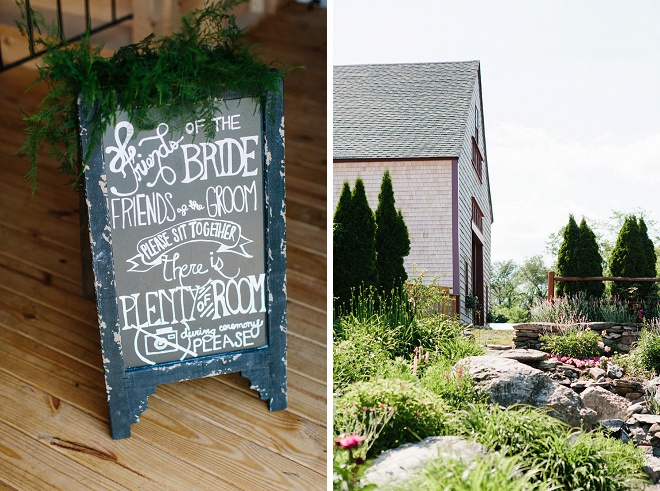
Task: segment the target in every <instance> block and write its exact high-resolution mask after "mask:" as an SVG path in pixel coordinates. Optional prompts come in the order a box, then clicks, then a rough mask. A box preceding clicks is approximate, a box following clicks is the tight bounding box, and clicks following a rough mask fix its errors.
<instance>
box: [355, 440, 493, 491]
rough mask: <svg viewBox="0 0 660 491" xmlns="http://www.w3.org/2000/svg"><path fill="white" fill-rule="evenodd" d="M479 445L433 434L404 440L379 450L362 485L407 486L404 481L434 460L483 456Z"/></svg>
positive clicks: (471, 458)
mask: <svg viewBox="0 0 660 491" xmlns="http://www.w3.org/2000/svg"><path fill="white" fill-rule="evenodd" d="M484 454H485V451H484V448H483V447H482V446H481V444H479V443H476V442H469V441H467V440H463V439H462V438H460V437H457V436H432V437H428V438H425V439H424V440H422V441H421V442H419V443H406V444H405V445H401V446H400V447H398V448H394V449H391V450H386V451H385V452H383V453H381V454H380V455H379V456H378V458H377V459H376V460H375V461H374V463H373V465H372V466H371V467H369V468H368V469H367V470H366V471H365V473H364V477H363V483H364V484H367V483H368V484H375V485H377V486H378V487H381V486H386V487H388V489H389V487H390V486H392V487H394V488H396V489H406V486H405V483H406V481H408V480H409V479H410V478H411V477H412V476H413V475H414V474H415V473H416V472H418V471H420V470H422V469H423V468H424V467H425V466H426V465H427V464H429V463H430V462H431V461H434V460H437V459H460V460H462V461H463V462H466V463H467V462H472V461H473V460H475V459H476V458H477V457H479V456H481V455H484Z"/></svg>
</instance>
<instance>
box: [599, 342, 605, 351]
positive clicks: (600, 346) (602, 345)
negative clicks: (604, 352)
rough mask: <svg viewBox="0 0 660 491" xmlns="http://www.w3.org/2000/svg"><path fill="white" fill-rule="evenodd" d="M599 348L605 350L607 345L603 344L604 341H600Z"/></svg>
mask: <svg viewBox="0 0 660 491" xmlns="http://www.w3.org/2000/svg"><path fill="white" fill-rule="evenodd" d="M598 347H599V348H601V349H602V348H604V347H605V343H603V342H602V341H598Z"/></svg>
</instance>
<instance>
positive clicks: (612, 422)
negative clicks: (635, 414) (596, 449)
mask: <svg viewBox="0 0 660 491" xmlns="http://www.w3.org/2000/svg"><path fill="white" fill-rule="evenodd" d="M600 426H602V427H603V428H605V429H607V430H608V431H610V432H611V433H612V434H613V435H616V434H617V433H619V432H620V431H621V428H623V420H622V419H604V420H602V421H600Z"/></svg>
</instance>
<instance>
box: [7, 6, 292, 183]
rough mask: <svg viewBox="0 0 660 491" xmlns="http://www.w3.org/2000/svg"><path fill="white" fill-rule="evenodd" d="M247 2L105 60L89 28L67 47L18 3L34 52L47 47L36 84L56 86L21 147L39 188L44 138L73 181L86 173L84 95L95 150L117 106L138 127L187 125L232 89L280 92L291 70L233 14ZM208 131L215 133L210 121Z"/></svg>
mask: <svg viewBox="0 0 660 491" xmlns="http://www.w3.org/2000/svg"><path fill="white" fill-rule="evenodd" d="M243 1H244V0H217V1H215V2H212V3H207V4H206V5H205V7H204V8H203V9H201V10H195V11H193V12H192V13H191V14H190V15H188V16H186V17H184V18H183V19H182V22H181V28H180V31H179V32H177V33H174V34H172V35H170V36H167V37H163V38H155V37H154V36H153V35H150V36H148V37H146V38H145V39H144V40H142V41H140V42H138V43H136V44H131V45H128V46H124V47H122V48H120V49H119V50H118V51H117V52H116V53H115V54H114V56H112V58H104V57H102V56H101V47H93V46H92V45H91V41H90V33H89V31H88V32H87V33H86V34H85V35H83V37H82V39H81V40H80V42H78V43H75V44H70V43H67V42H64V43H63V44H61V41H60V38H59V36H58V33H57V32H56V31H54V30H51V32H49V31H48V30H47V29H46V28H45V27H44V21H43V17H42V16H40V15H39V14H38V13H37V12H35V11H32V10H31V9H30V7H29V5H28V4H27V3H19V6H20V7H21V10H22V17H23V22H22V24H20V23H19V29H21V31H22V33H23V34H24V35H25V33H27V32H28V31H33V32H34V33H35V34H36V39H35V49H36V50H41V49H44V50H46V53H45V54H44V55H43V56H42V63H41V65H40V67H39V77H38V79H37V81H36V82H35V83H39V82H44V83H46V84H47V85H48V87H49V89H50V90H49V92H48V94H47V95H46V97H45V98H44V100H43V101H42V102H41V104H40V105H39V108H38V109H37V111H36V112H35V113H34V114H32V115H28V116H26V117H25V119H24V121H25V124H26V127H25V133H26V138H25V141H24V142H23V145H22V146H21V148H20V150H19V152H23V153H24V154H25V155H26V156H27V158H28V160H29V161H30V169H29V171H28V172H27V174H26V179H27V180H28V181H29V182H30V184H31V186H32V189H33V191H34V190H35V189H36V177H37V164H38V158H39V151H38V150H39V148H40V146H41V145H42V144H43V143H46V144H47V145H48V154H49V157H50V158H52V159H54V160H56V161H57V162H58V164H59V170H60V171H61V172H62V173H63V174H66V175H68V176H70V177H71V178H72V181H73V182H77V181H78V180H79V178H80V176H81V173H82V168H81V166H80V165H79V158H78V157H79V156H78V145H77V137H78V132H77V117H78V108H77V99H78V97H81V100H82V102H83V104H84V105H85V107H86V108H87V109H88V110H91V109H92V108H93V109H94V111H93V117H92V120H91V122H90V125H89V126H90V128H91V129H92V130H91V135H90V139H91V142H92V145H90V146H91V147H94V146H95V144H97V143H98V142H100V140H101V137H102V135H103V133H104V131H105V128H106V127H107V126H108V125H109V124H111V123H114V122H115V118H116V114H117V111H119V110H123V111H126V112H127V113H128V117H129V119H130V120H131V122H132V123H133V124H134V126H136V127H137V129H138V130H141V129H152V128H154V127H156V125H157V122H158V121H164V120H167V121H179V122H180V125H181V126H183V124H184V123H185V122H186V121H195V120H198V119H209V120H210V119H212V118H213V117H214V114H215V112H216V110H217V109H219V108H221V107H222V105H223V101H222V100H220V99H218V97H220V96H221V95H222V94H224V93H226V92H231V93H235V94H236V95H237V96H239V97H246V96H249V97H256V98H257V99H258V101H259V103H260V104H262V105H263V103H264V101H265V96H266V94H267V93H268V92H271V91H281V77H282V75H284V74H285V73H286V72H287V71H289V68H282V69H277V68H276V67H274V66H273V65H272V64H267V63H265V62H263V61H261V60H260V59H259V58H258V57H257V55H256V54H255V53H254V52H253V48H252V46H250V45H249V44H248V43H247V42H246V39H245V34H244V31H243V30H241V29H239V28H238V26H237V25H236V22H235V19H234V16H233V15H231V14H229V13H228V12H230V11H231V9H232V8H233V7H235V6H236V5H238V4H239V3H243ZM28 9H30V13H31V15H30V16H28V15H27V12H28ZM28 23H29V25H28ZM175 129H179V130H181V129H183V128H182V127H181V128H175ZM206 131H208V135H207V136H209V137H210V136H212V132H213V128H212V125H207V128H206ZM86 157H87V156H83V160H86Z"/></svg>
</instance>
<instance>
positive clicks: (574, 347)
mask: <svg viewBox="0 0 660 491" xmlns="http://www.w3.org/2000/svg"><path fill="white" fill-rule="evenodd" d="M540 340H541V343H542V349H543V350H545V351H547V352H548V353H550V354H552V355H555V356H567V357H569V358H577V359H580V360H584V359H586V358H593V357H595V356H598V355H600V354H601V347H600V346H599V343H601V344H602V340H601V337H600V335H599V334H597V333H595V332H594V331H592V330H591V329H586V330H585V329H580V328H577V327H574V326H568V327H566V328H564V329H563V330H562V332H561V333H559V334H544V335H542V336H541V337H540Z"/></svg>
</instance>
